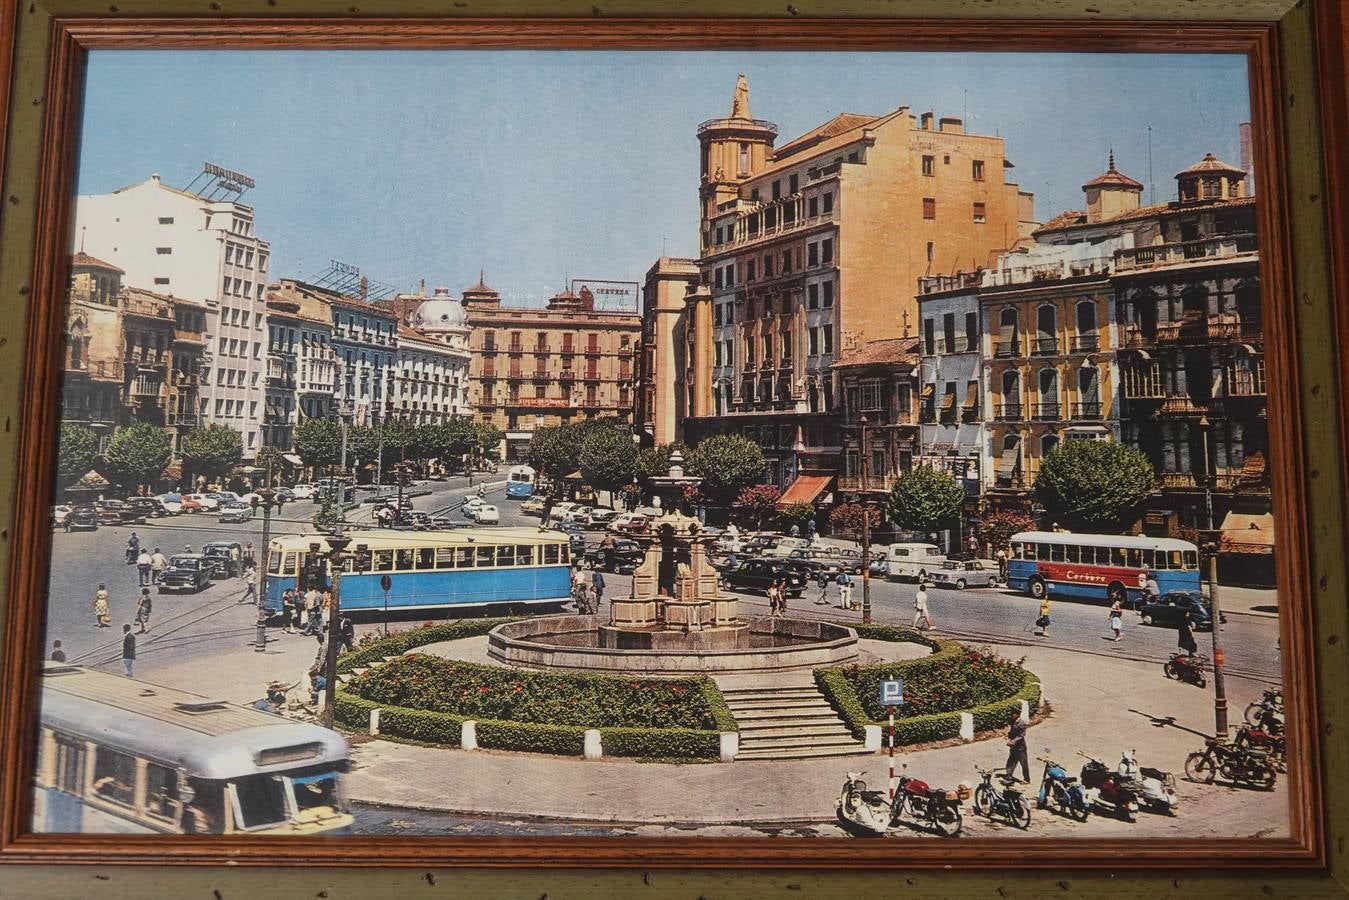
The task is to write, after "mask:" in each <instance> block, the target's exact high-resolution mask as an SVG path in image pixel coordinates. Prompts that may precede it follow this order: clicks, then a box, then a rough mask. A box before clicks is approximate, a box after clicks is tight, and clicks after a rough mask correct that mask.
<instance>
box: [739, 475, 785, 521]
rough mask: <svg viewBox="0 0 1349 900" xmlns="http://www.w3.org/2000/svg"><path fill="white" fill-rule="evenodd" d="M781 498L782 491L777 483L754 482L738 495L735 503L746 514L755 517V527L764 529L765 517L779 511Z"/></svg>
mask: <svg viewBox="0 0 1349 900" xmlns="http://www.w3.org/2000/svg"><path fill="white" fill-rule="evenodd" d="M780 499H782V491H780V490H778V489H777V487H776V486H775V485H771V484H752V485H750V486H749V487H747V488H745V489H743V490H742V491H741V492H740V493H739V494H737V495H736V498H735V503H736V506H739V507H740V509H741V511H742V512H743V513H744V514H745V515H746V516H750V517H753V520H754V527H755V529H757V530H762V529H763V523H764V519H766V518H768V517H769V516H771V515H773V514H774V513H775V512H777V509H778V500H780Z"/></svg>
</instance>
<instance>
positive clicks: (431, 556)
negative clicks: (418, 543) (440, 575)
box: [417, 547, 436, 569]
mask: <svg viewBox="0 0 1349 900" xmlns="http://www.w3.org/2000/svg"><path fill="white" fill-rule="evenodd" d="M435 567H436V548H435V547H418V548H417V568H418V569H434V568H435Z"/></svg>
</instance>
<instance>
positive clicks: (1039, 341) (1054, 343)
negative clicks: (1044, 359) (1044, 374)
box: [1032, 335, 1059, 356]
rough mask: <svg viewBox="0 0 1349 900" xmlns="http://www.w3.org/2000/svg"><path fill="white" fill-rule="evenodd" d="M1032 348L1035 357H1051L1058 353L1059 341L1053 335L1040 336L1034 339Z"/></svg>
mask: <svg viewBox="0 0 1349 900" xmlns="http://www.w3.org/2000/svg"><path fill="white" fill-rule="evenodd" d="M1032 347H1033V348H1034V349H1033V350H1032V353H1033V355H1035V356H1053V355H1055V354H1056V353H1058V352H1059V339H1058V338H1056V337H1054V336H1053V335H1041V336H1039V337H1036V338H1035V339H1034V342H1033V344H1032Z"/></svg>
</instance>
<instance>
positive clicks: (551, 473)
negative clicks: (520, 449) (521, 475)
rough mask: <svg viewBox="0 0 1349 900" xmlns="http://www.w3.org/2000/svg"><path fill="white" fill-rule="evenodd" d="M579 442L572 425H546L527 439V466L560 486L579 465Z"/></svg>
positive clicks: (535, 430)
mask: <svg viewBox="0 0 1349 900" xmlns="http://www.w3.org/2000/svg"><path fill="white" fill-rule="evenodd" d="M580 453H581V441H580V439H579V436H578V434H577V429H576V426H574V425H546V426H544V427H543V428H536V429H534V434H533V436H532V437H531V438H530V439H529V464H530V465H531V466H533V467H534V469H535V470H536V471H538V472H539V473H540V474H542V475H546V476H548V477H549V478H550V479H552V481H553V484H554V485H560V484H561V479H562V478H564V477H566V476H567V475H570V474H571V473H572V472H574V471H576V469H577V467H578V466H579V465H580Z"/></svg>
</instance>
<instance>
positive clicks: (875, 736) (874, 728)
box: [862, 725, 881, 750]
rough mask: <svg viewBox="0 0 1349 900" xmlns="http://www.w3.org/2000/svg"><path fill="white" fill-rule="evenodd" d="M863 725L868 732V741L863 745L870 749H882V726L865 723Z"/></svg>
mask: <svg viewBox="0 0 1349 900" xmlns="http://www.w3.org/2000/svg"><path fill="white" fill-rule="evenodd" d="M862 727H863V728H865V729H866V732H867V735H866V741H865V743H864V744H863V746H864V747H866V749H868V750H879V749H881V726H879V725H863V726H862Z"/></svg>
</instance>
